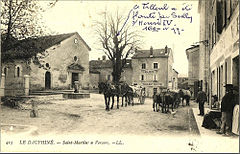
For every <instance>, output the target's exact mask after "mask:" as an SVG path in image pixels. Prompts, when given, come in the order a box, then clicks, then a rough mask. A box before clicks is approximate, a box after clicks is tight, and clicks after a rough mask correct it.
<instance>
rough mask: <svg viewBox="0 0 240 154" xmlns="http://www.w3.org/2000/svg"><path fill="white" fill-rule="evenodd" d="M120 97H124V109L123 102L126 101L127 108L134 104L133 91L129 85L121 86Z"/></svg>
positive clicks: (122, 84) (123, 84)
mask: <svg viewBox="0 0 240 154" xmlns="http://www.w3.org/2000/svg"><path fill="white" fill-rule="evenodd" d="M120 95H121V96H122V107H123V100H124V99H125V107H126V106H127V105H130V104H131V102H133V89H132V88H131V87H129V85H128V84H127V83H121V84H120Z"/></svg>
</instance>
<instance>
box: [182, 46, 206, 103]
mask: <svg viewBox="0 0 240 154" xmlns="http://www.w3.org/2000/svg"><path fill="white" fill-rule="evenodd" d="M186 55H187V59H188V87H189V88H190V90H191V91H192V92H193V97H194V98H196V96H197V93H198V87H202V84H201V78H200V67H202V66H200V64H199V61H200V56H199V55H200V53H199V45H196V46H193V47H190V48H188V49H186Z"/></svg>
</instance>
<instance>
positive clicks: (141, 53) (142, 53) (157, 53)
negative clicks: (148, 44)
mask: <svg viewBox="0 0 240 154" xmlns="http://www.w3.org/2000/svg"><path fill="white" fill-rule="evenodd" d="M170 50H171V49H170V48H167V53H165V49H153V54H152V57H154V58H157V57H168V55H169V52H170ZM150 57H151V56H150V49H149V50H137V51H135V54H134V55H133V57H132V58H133V59H134V58H150Z"/></svg>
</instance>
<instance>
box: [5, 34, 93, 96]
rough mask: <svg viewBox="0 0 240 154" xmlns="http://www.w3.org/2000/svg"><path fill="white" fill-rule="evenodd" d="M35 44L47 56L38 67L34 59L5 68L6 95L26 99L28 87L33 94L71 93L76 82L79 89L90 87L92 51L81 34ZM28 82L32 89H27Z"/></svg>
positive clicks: (8, 63)
mask: <svg viewBox="0 0 240 154" xmlns="http://www.w3.org/2000/svg"><path fill="white" fill-rule="evenodd" d="M33 42H36V43H37V44H39V45H41V46H42V48H44V52H41V53H38V54H37V56H38V57H39V63H37V64H36V63H35V62H34V57H33V58H30V60H29V61H26V60H23V59H18V58H14V60H13V61H5V62H4V63H3V64H2V72H3V73H4V74H5V95H14V96H15V95H23V94H24V92H25V89H26V86H28V88H29V90H30V92H31V91H37V90H45V89H53V90H57V89H72V88H73V87H74V84H75V81H78V82H79V85H80V88H88V87H89V51H90V50H91V49H90V48H89V46H88V45H87V44H86V43H85V41H84V40H83V39H82V38H81V36H80V35H79V34H78V33H70V34H61V35H54V36H45V37H40V38H38V39H36V40H33ZM49 42H50V43H49ZM44 44H48V45H47V46H46V45H44ZM43 55H44V56H43ZM28 78H29V85H26V84H27V81H28Z"/></svg>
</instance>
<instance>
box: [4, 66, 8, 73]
mask: <svg viewBox="0 0 240 154" xmlns="http://www.w3.org/2000/svg"><path fill="white" fill-rule="evenodd" d="M4 74H5V75H6V74H7V68H6V67H5V68H4Z"/></svg>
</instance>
